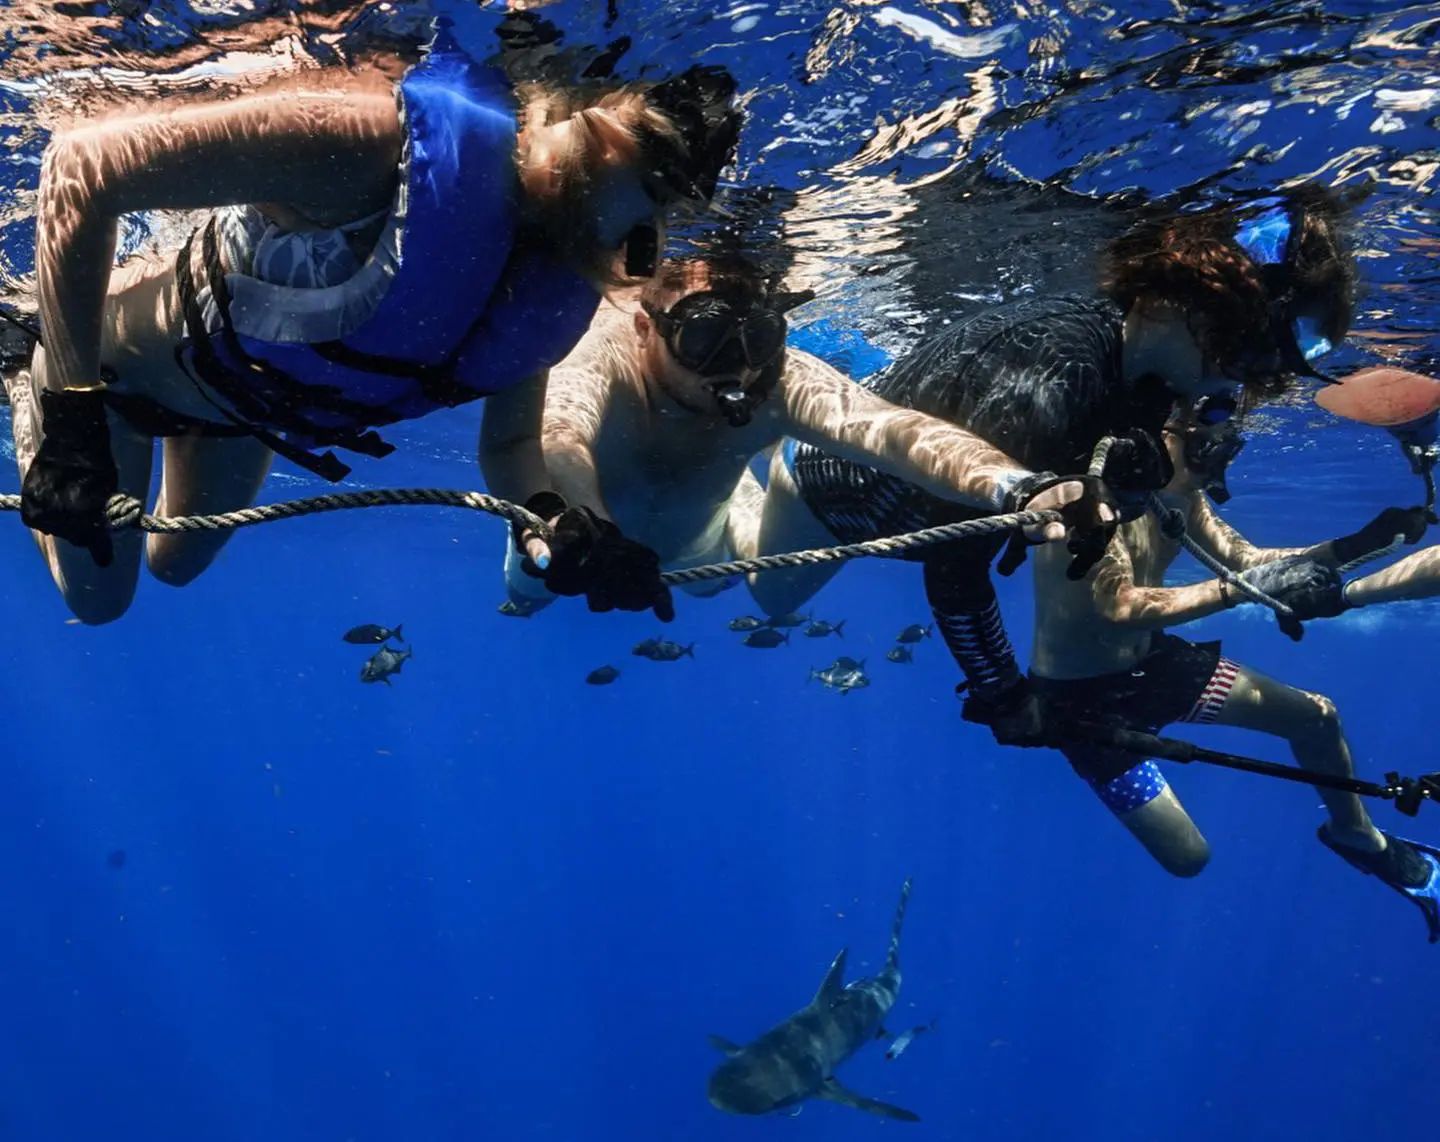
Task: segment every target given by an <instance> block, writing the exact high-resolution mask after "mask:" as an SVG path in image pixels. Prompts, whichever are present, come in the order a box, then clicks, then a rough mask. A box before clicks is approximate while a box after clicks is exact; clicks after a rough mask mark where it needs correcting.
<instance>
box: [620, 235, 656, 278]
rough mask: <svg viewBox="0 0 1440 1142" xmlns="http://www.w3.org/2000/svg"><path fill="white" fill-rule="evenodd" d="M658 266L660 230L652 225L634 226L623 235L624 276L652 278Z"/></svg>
mask: <svg viewBox="0 0 1440 1142" xmlns="http://www.w3.org/2000/svg"><path fill="white" fill-rule="evenodd" d="M659 267H660V232H659V231H658V230H657V229H656V228H655V227H654V226H652V225H643V226H636V227H635V228H634V229H633V230H631V231H630V233H629V234H627V235H625V276H626V277H631V278H653V277H654V276H655V271H656V270H657V269H659Z"/></svg>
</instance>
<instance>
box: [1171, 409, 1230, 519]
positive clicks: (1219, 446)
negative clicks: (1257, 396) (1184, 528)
mask: <svg viewBox="0 0 1440 1142" xmlns="http://www.w3.org/2000/svg"><path fill="white" fill-rule="evenodd" d="M1234 414H1235V401H1234V399H1233V398H1231V397H1207V398H1205V399H1204V400H1202V401H1201V402H1200V403H1199V404H1197V405H1196V406H1195V411H1194V413H1193V418H1192V423H1191V424H1190V425H1189V427H1187V428H1186V429H1185V436H1184V441H1185V467H1186V469H1188V470H1189V471H1190V472H1191V473H1192V474H1194V475H1195V476H1197V477H1199V479H1200V486H1201V487H1202V488H1203V489H1204V490H1205V494H1206V495H1207V496H1209V497H1210V498H1211V499H1212V500H1214V501H1215V502H1216V503H1217V504H1223V503H1225V502H1226V501H1227V500H1228V499H1229V498H1230V489H1229V488H1228V487H1227V486H1226V484H1225V471H1226V469H1227V468H1229V467H1230V465H1231V464H1232V463H1234V461H1235V457H1237V456H1239V455H1240V452H1241V449H1243V448H1244V447H1245V438H1244V437H1243V436H1241V435H1240V429H1239V428H1238V427H1236V424H1235V421H1234V419H1233V417H1234Z"/></svg>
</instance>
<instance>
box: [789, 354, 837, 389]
mask: <svg viewBox="0 0 1440 1142" xmlns="http://www.w3.org/2000/svg"><path fill="white" fill-rule="evenodd" d="M849 379H850V378H849V377H847V376H846V375H845V374H844V373H842V372H841V371H840V370H839V369H836V368H834V367H833V366H831V365H827V364H826V363H825V362H824V361H822V360H821V359H820V358H819V357H817V356H815V354H814V353H807V352H806V351H805V350H804V349H786V350H785V370H784V372H783V373H781V375H780V383H781V384H782V385H784V386H786V387H787V388H794V387H796V386H800V387H819V386H825V387H829V386H831V385H833V384H835V383H836V382H837V381H849Z"/></svg>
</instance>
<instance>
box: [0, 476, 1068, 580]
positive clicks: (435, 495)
mask: <svg viewBox="0 0 1440 1142" xmlns="http://www.w3.org/2000/svg"><path fill="white" fill-rule="evenodd" d="M415 505H430V506H440V507H452V508H467V509H469V510H471V511H480V512H487V513H488V514H490V515H495V516H499V517H500V518H501V519H504V520H507V521H509V522H511V523H519V524H523V525H524V526H525V527H527V528H530V529H532V530H533V531H534V532H535V534H536V535H538V536H539V537H540V538H541V539H548V538H550V535H551V532H550V527H549V525H548V524H547V523H546V522H545V521H544V520H542V519H541V518H540V517H539V516H536V515H534V514H532V513H531V512H528V511H526V510H525V509H524V508H522V507H520V506H519V505H518V504H512V503H510V502H509V501H508V500H502V499H499V498H497V497H495V496H487V495H485V494H484V493H483V492H456V491H451V490H449V489H447V488H387V489H377V490H367V491H361V492H331V493H328V494H326V495H323V496H310V497H308V498H306V499H301V500H286V501H282V502H280V503H274V504H261V505H259V506H257V507H250V508H241V509H239V510H238V511H233V512H220V513H218V514H216V515H191V516H158V515H151V514H150V513H149V512H147V511H145V510H144V506H145V505H144V504H142V503H141V502H140V501H139V500H137V499H135V498H134V497H133V496H112V497H111V498H110V503H109V504H108V505H107V507H106V516H107V517H108V519H109V522H110V528H111V530H112V531H120V530H128V529H131V528H138V529H139V530H140V531H148V532H159V533H165V534H173V533H177V532H187V531H226V530H233V529H236V528H242V527H253V526H254V525H255V524H258V523H269V522H270V521H272V520H279V519H297V518H299V517H300V516H307V515H320V514H322V513H324V512H334V511H346V510H349V509H352V508H377V507H410V506H415ZM19 510H20V497H19V496H17V495H0V511H12V512H13V511H19ZM1060 518H1061V516H1060V513H1059V512H1053V511H1045V512H1016V513H1012V514H1010V515H996V516H986V517H984V518H982V519H975V520H966V521H964V522H961V523H951V524H946V525H944V526H943V527H932V528H926V529H925V530H923V531H913V532H909V533H908V534H906V535H895V536H888V537H886V538H883V539H873V540H870V541H868V542H866V543H850V544H845V545H842V546H836V547H822V548H817V549H815V550H812V551H790V552H784V553H782V554H778V555H765V556H761V557H760V558H758V559H737V560H733V561H732V562H729V563H712V564H709V565H707V566H704V567H687V568H686V569H684V570H683V571H667V572H666V573H665V574H664V575H662V576H661V578H662V579H663V580H664V581H665V582H666V583H672V584H673V583H696V582H700V581H701V580H705V579H723V578H725V577H727V576H730V575H744V574H748V573H749V572H751V571H769V570H774V569H776V568H781V567H805V566H810V565H813V564H816V563H834V562H837V561H840V560H846V559H857V558H860V557H862V556H873V557H876V558H882V559H885V558H890V559H893V558H895V557H897V556H900V555H904V554H905V553H906V552H908V551H914V550H916V549H917V548H921V547H929V546H931V545H933V544H937V543H946V542H949V541H952V540H957V539H973V538H975V537H977V536H981V535H991V534H993V533H995V532H999V531H1011V530H1014V529H1015V528H1022V527H1031V526H1034V525H1038V524H1043V523H1049V522H1051V521H1052V520H1059V519H1060Z"/></svg>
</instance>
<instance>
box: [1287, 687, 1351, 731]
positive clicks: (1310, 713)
mask: <svg viewBox="0 0 1440 1142" xmlns="http://www.w3.org/2000/svg"><path fill="white" fill-rule="evenodd" d="M1299 697H1300V702H1299V704H1298V708H1297V710H1296V713H1295V715H1294V717H1293V720H1292V722H1291V732H1290V734H1289V735H1288V736H1289V738H1290V740H1291V741H1292V742H1314V741H1333V740H1334V739H1335V738H1338V737H1339V736H1340V712H1339V711H1338V710H1337V709H1335V703H1334V702H1332V701H1331V700H1330V699H1329V698H1327V697H1325V695H1324V694H1311V693H1308V692H1304V691H1302V692H1301V694H1300V695H1299Z"/></svg>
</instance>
